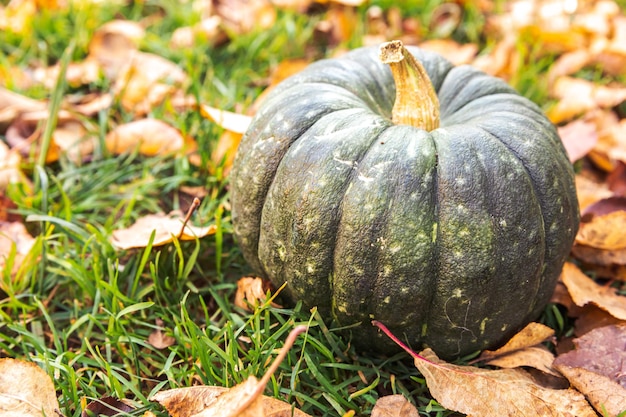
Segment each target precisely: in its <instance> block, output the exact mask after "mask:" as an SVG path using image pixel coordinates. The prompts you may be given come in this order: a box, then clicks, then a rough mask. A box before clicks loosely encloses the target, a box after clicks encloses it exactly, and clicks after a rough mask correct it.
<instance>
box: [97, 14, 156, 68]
mask: <svg viewBox="0 0 626 417" xmlns="http://www.w3.org/2000/svg"><path fill="white" fill-rule="evenodd" d="M144 36H145V30H144V29H143V27H142V26H141V25H140V24H138V23H136V22H132V21H129V20H112V21H110V22H108V23H105V24H104V25H102V26H101V27H100V28H98V30H96V32H95V33H94V35H93V37H92V38H91V41H90V42H89V56H88V58H87V59H88V60H94V61H96V62H97V63H98V64H99V66H100V68H101V69H102V71H103V72H104V74H105V76H106V77H107V78H108V79H110V80H113V79H115V78H117V76H118V73H119V72H120V70H121V69H122V68H123V67H124V66H125V65H127V64H128V62H129V60H130V58H131V57H132V55H133V54H134V53H135V51H137V49H138V47H139V42H140V41H141V39H142V38H143V37H144Z"/></svg>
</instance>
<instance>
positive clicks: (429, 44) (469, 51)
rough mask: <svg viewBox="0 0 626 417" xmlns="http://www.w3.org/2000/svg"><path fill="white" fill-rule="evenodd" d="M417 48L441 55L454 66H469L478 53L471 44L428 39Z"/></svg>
mask: <svg viewBox="0 0 626 417" xmlns="http://www.w3.org/2000/svg"><path fill="white" fill-rule="evenodd" d="M447 4H451V3H447ZM419 46H420V48H422V49H427V50H429V51H433V52H436V53H438V54H440V55H442V56H443V57H445V58H446V59H447V60H448V61H450V62H452V63H453V64H454V65H463V64H469V63H471V62H472V60H473V59H474V57H476V54H477V53H478V45H476V44H473V43H463V44H460V43H458V42H456V41H454V40H452V39H430V40H427V41H424V42H421V43H420V45H419Z"/></svg>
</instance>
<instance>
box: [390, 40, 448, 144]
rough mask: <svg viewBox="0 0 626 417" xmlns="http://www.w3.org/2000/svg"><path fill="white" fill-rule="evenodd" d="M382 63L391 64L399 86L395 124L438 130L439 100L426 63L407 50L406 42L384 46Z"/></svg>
mask: <svg viewBox="0 0 626 417" xmlns="http://www.w3.org/2000/svg"><path fill="white" fill-rule="evenodd" d="M380 60H381V62H382V63H383V64H388V65H389V68H390V69H391V73H392V74H393V80H394V82H395V83H396V101H395V103H394V105H393V110H392V111H391V121H392V122H394V123H395V124H401V125H409V126H414V127H417V128H420V129H424V130H427V131H429V132H430V131H431V130H435V129H437V128H438V127H439V99H438V98H437V93H436V92H435V89H434V88H433V85H432V83H431V82H430V78H429V77H428V74H427V73H426V70H425V69H424V67H423V66H422V64H421V63H420V62H419V61H418V60H417V59H415V57H414V56H413V55H412V54H411V53H410V52H409V51H408V50H407V49H406V48H405V47H404V45H403V44H402V41H391V42H385V43H384V44H382V45H381V46H380Z"/></svg>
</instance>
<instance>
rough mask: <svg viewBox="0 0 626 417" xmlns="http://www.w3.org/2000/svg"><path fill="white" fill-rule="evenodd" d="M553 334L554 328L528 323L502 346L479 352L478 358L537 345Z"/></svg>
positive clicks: (491, 356) (499, 354)
mask: <svg viewBox="0 0 626 417" xmlns="http://www.w3.org/2000/svg"><path fill="white" fill-rule="evenodd" d="M552 336H554V329H552V328H551V327H548V326H546V325H545V324H541V323H534V322H533V323H529V324H528V325H526V327H524V328H523V329H522V330H520V331H519V332H518V333H517V334H516V335H515V336H513V337H512V338H511V339H510V340H509V341H508V342H507V343H506V344H505V345H504V346H502V347H501V348H499V349H497V350H485V351H483V352H482V353H481V355H480V357H479V360H483V359H489V358H493V357H496V356H501V355H503V354H505V353H511V352H513V351H516V350H520V349H525V348H527V347H531V346H535V345H538V344H539V343H541V342H544V341H545V340H547V339H548V338H550V337H552Z"/></svg>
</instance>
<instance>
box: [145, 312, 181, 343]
mask: <svg viewBox="0 0 626 417" xmlns="http://www.w3.org/2000/svg"><path fill="white" fill-rule="evenodd" d="M156 325H157V326H159V328H158V329H156V330H154V331H153V332H152V333H150V336H148V343H150V344H151V345H152V346H154V347H155V348H157V349H165V348H168V347H170V346H172V345H174V343H176V339H175V338H173V337H172V336H168V335H166V334H165V333H163V330H161V327H162V326H163V320H161V319H157V321H156Z"/></svg>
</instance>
